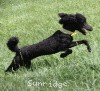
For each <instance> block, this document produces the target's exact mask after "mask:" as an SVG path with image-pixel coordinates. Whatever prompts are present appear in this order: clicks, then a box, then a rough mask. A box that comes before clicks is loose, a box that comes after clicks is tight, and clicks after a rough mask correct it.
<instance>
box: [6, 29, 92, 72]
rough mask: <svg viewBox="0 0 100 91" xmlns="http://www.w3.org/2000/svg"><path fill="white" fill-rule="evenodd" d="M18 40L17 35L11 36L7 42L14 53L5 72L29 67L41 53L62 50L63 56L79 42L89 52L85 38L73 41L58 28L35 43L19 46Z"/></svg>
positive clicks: (69, 52)
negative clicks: (47, 36)
mask: <svg viewBox="0 0 100 91" xmlns="http://www.w3.org/2000/svg"><path fill="white" fill-rule="evenodd" d="M18 42H19V40H18V38H17V37H12V38H10V39H9V41H8V43H7V46H8V48H9V49H10V50H11V51H12V52H15V53H16V55H15V57H14V58H13V60H12V63H11V64H10V66H9V67H8V68H7V70H6V72H7V71H13V70H14V71H16V70H17V69H18V68H19V67H20V66H24V67H26V68H30V66H31V60H32V59H34V58H36V57H39V56H42V55H50V54H54V53H58V52H64V53H61V55H60V57H62V58H64V57H66V56H67V55H69V54H71V53H72V50H71V49H70V48H72V47H74V46H77V45H80V44H84V45H86V46H87V50H88V51H89V52H91V48H90V46H89V44H88V41H87V40H81V41H73V37H72V36H71V35H70V34H65V33H63V32H61V31H60V30H57V31H56V32H55V33H54V34H53V35H51V36H50V37H49V38H47V39H44V40H43V41H41V42H39V43H37V44H33V45H28V46H25V47H22V48H19V47H18Z"/></svg>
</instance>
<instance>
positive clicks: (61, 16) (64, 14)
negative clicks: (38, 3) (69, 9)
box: [58, 13, 68, 18]
mask: <svg viewBox="0 0 100 91" xmlns="http://www.w3.org/2000/svg"><path fill="white" fill-rule="evenodd" d="M58 16H59V17H60V18H63V17H64V16H68V14H66V13H58Z"/></svg>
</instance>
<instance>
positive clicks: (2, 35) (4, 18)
mask: <svg viewBox="0 0 100 91" xmlns="http://www.w3.org/2000/svg"><path fill="white" fill-rule="evenodd" d="M60 12H65V13H73V14H74V13H81V14H83V15H85V16H86V17H87V21H88V23H89V24H90V25H91V26H93V29H94V30H93V31H92V32H88V33H87V36H84V35H82V34H81V33H79V32H77V35H76V36H74V39H75V40H81V39H87V40H88V41H89V43H90V45H91V47H92V52H91V53H89V52H88V51H87V49H86V46H84V45H80V46H77V47H74V48H72V49H73V54H71V55H69V56H68V57H66V58H64V59H62V58H60V57H59V55H60V53H57V54H53V55H49V56H42V57H38V58H36V59H33V60H32V67H33V71H31V70H28V71H27V70H26V69H24V68H22V69H19V70H18V71H16V72H15V73H5V72H4V71H5V69H6V68H7V67H8V66H9V64H10V63H11V61H12V58H13V57H14V53H12V52H11V51H10V50H8V48H7V46H6V43H7V40H8V39H9V38H10V37H12V36H17V37H19V40H20V43H19V46H20V47H22V46H24V45H28V44H33V43H37V42H39V41H41V40H43V39H45V38H47V37H48V36H50V35H51V34H53V33H54V32H55V31H56V30H58V29H61V30H63V29H62V27H61V25H59V24H58V20H59V17H58V15H57V14H58V13H60ZM99 28H100V0H0V91H100V59H99V57H100V42H99V41H100V35H99V33H100V29H99Z"/></svg>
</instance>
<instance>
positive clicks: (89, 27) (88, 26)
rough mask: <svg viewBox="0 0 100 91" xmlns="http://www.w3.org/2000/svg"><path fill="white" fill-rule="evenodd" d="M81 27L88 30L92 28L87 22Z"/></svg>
mask: <svg viewBox="0 0 100 91" xmlns="http://www.w3.org/2000/svg"><path fill="white" fill-rule="evenodd" d="M83 28H85V29H86V30H89V31H92V30H93V28H92V27H91V26H90V25H88V24H87V23H85V24H84V26H83Z"/></svg>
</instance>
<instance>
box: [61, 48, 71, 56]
mask: <svg viewBox="0 0 100 91" xmlns="http://www.w3.org/2000/svg"><path fill="white" fill-rule="evenodd" d="M71 53H72V50H71V49H68V50H66V51H65V53H61V55H60V57H61V58H64V57H66V56H68V55H69V54H71Z"/></svg>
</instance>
